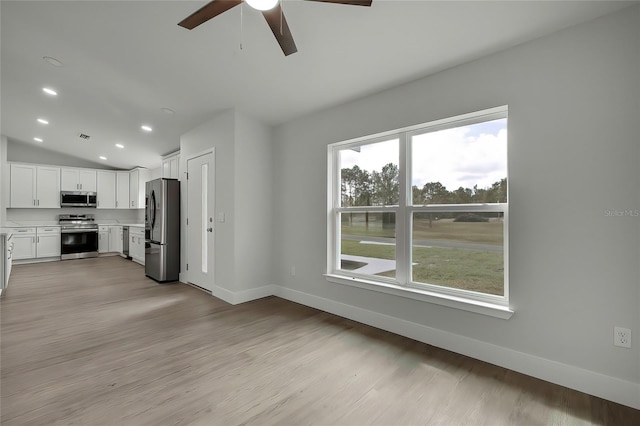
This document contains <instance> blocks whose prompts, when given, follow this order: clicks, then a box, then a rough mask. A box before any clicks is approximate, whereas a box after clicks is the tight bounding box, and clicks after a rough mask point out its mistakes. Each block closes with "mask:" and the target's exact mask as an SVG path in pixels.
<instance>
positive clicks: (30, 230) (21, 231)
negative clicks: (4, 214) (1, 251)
mask: <svg viewBox="0 0 640 426" xmlns="http://www.w3.org/2000/svg"><path fill="white" fill-rule="evenodd" d="M7 229H8V230H9V232H11V233H12V234H14V235H25V234H35V233H36V228H7Z"/></svg>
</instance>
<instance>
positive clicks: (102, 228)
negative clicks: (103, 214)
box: [98, 225, 109, 232]
mask: <svg viewBox="0 0 640 426" xmlns="http://www.w3.org/2000/svg"><path fill="white" fill-rule="evenodd" d="M98 232H109V225H100V226H98Z"/></svg>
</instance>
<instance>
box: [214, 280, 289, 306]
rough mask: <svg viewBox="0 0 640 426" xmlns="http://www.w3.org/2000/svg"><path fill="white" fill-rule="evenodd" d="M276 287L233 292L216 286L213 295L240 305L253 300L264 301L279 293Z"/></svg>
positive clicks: (270, 286) (266, 286)
mask: <svg viewBox="0 0 640 426" xmlns="http://www.w3.org/2000/svg"><path fill="white" fill-rule="evenodd" d="M276 287H277V286H275V285H264V286H262V287H256V288H252V289H249V290H243V291H231V290H227V289H226V288H223V287H220V286H217V285H214V286H213V287H212V289H211V294H212V295H213V296H215V297H217V298H218V299H222V300H224V301H225V302H227V303H230V304H232V305H237V304H239V303H246V302H251V301H252V300H257V299H262V298H263V297H267V296H273V295H274V294H275V292H276V291H277V288H276Z"/></svg>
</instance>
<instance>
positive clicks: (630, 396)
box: [272, 286, 640, 409]
mask: <svg viewBox="0 0 640 426" xmlns="http://www.w3.org/2000/svg"><path fill="white" fill-rule="evenodd" d="M272 287H274V290H275V291H274V295H275V296H278V297H281V298H283V299H287V300H290V301H292V302H297V303H300V304H303V305H306V306H310V307H312V308H316V309H320V310H322V311H325V312H329V313H332V314H335V315H338V316H341V317H344V318H348V319H351V320H354V321H357V322H360V323H363V324H367V325H370V326H373V327H376V328H380V329H382V330H386V331H390V332H392V333H395V334H399V335H401V336H405V337H408V338H411V339H414V340H417V341H420V342H423V343H427V344H429V345H433V346H436V347H439V348H442V349H446V350H449V351H452V352H456V353H459V354H462V355H466V356H469V357H471V358H475V359H479V360H481V361H485V362H488V363H490V364H494V365H497V366H500V367H504V368H508V369H509V370H513V371H517V372H519V373H522V374H526V375H528V376H532V377H536V378H538V379H542V380H545V381H548V382H551V383H555V384H558V385H561V386H565V387H567V388H571V389H575V390H578V391H580V392H584V393H587V394H590V395H594V396H597V397H599V398H603V399H607V400H609V401H613V402H617V403H619V404H623V405H626V406H629V407H632V408H635V409H640V384H639V383H633V382H629V381H626V380H622V379H618V378H615V377H610V376H606V375H604V374H600V373H595V372H592V371H589V370H585V369H582V368H579V367H574V366H572V365H568V364H562V363H559V362H556V361H552V360H548V359H545V358H541V357H537V356H534V355H529V354H526V353H524V352H519V351H515V350H512V349H508V348H504V347H502V346H497V345H493V344H491V343H486V342H482V341H480V340H475V339H472V338H469V337H465V336H460V335H458V334H453V333H449V332H446V331H442V330H438V329H435V328H431V327H428V326H425V325H421V324H416V323H413V322H410V321H405V320H402V319H399V318H396V317H392V316H389V315H384V314H380V313H378V312H373V311H369V310H367V309H362V308H358V307H356V306H352V305H347V304H345V303H340V302H336V301H334V300H330V299H325V298H322V297H318V296H314V295H311V294H308V293H303V292H301V291H297V290H293V289H290V288H286V287H281V286H272Z"/></svg>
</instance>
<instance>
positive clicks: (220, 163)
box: [180, 110, 235, 290]
mask: <svg viewBox="0 0 640 426" xmlns="http://www.w3.org/2000/svg"><path fill="white" fill-rule="evenodd" d="M234 139H235V112H234V111H233V110H227V111H224V112H222V113H221V114H219V115H217V116H216V117H214V118H213V119H211V120H210V121H208V122H206V123H204V124H202V125H200V126H198V127H196V128H195V129H193V130H191V131H189V132H188V133H186V134H184V135H182V136H181V137H180V170H183V171H187V170H188V169H187V160H188V159H189V158H191V157H193V156H195V155H197V154H199V153H201V152H203V151H205V150H208V149H210V148H215V210H216V214H217V213H218V212H224V213H225V216H226V220H225V222H224V223H216V224H215V231H214V232H215V233H214V240H215V245H214V253H215V267H214V268H215V269H214V280H215V281H214V283H213V284H214V285H216V286H218V287H222V288H224V289H226V290H232V289H233V287H234V284H233V283H234V269H235V268H234V234H233V232H234V229H233V227H234V223H235V221H234V188H233V176H234V168H235V167H234V166H235V162H234V145H235V142H234ZM180 191H181V199H182V200H183V202H182V203H181V208H182V210H181V211H180V217H181V218H182V225H181V229H180V234H181V240H182V246H181V250H180V252H181V257H182V262H181V267H180V270H181V271H182V274H183V275H181V278H180V279H181V281H185V282H186V281H188V278H187V277H186V274H185V271H186V263H187V262H186V257H185V255H186V253H187V246H186V235H187V229H186V221H185V219H186V217H187V209H186V205H187V196H188V194H187V181H186V180H185V179H182V180H181V185H180Z"/></svg>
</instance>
